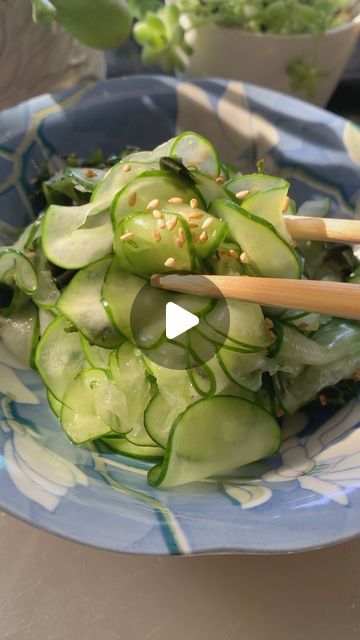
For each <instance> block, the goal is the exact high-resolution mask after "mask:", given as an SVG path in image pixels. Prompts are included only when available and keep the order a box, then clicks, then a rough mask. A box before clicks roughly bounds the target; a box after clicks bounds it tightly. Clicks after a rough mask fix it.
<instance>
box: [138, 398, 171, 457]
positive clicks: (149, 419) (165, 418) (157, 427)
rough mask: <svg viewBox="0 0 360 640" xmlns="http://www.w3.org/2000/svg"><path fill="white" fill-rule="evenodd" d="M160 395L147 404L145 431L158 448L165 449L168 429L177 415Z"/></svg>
mask: <svg viewBox="0 0 360 640" xmlns="http://www.w3.org/2000/svg"><path fill="white" fill-rule="evenodd" d="M179 413H180V412H179V411H178V409H176V408H174V407H172V406H171V405H170V404H169V403H168V402H167V400H166V399H165V398H164V396H163V395H162V394H161V393H157V394H156V395H155V396H154V397H153V398H152V399H151V400H150V402H149V404H148V406H147V408H146V411H145V416H144V423H145V428H146V431H147V432H148V434H149V436H150V437H151V438H152V440H154V442H156V443H157V444H158V445H159V446H160V447H164V448H165V447H166V444H167V441H168V438H169V433H170V429H171V427H172V425H173V423H174V421H175V419H176V418H177V417H178V415H179Z"/></svg>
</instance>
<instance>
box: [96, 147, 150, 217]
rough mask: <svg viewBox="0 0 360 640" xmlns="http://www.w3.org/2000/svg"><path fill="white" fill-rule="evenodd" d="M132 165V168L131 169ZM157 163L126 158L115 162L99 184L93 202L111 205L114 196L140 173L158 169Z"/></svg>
mask: <svg viewBox="0 0 360 640" xmlns="http://www.w3.org/2000/svg"><path fill="white" fill-rule="evenodd" d="M129 167H130V169H129ZM158 168H159V165H158V164H157V163H154V162H153V163H145V162H142V161H141V160H140V161H138V160H137V161H135V160H131V158H130V159H128V158H126V159H124V160H121V162H118V163H117V164H115V165H114V166H113V167H112V168H111V169H110V171H108V172H107V174H106V176H105V177H104V179H103V180H101V182H100V183H99V184H98V186H97V187H96V189H95V191H94V192H93V194H92V196H91V200H90V201H91V202H95V203H96V204H99V203H103V204H105V206H109V205H110V204H111V201H112V200H113V198H114V196H116V194H117V193H118V192H119V191H120V190H121V189H123V187H124V186H125V185H126V184H128V182H130V181H131V180H133V179H134V178H136V176H138V175H139V174H140V173H143V172H144V171H147V170H149V169H158Z"/></svg>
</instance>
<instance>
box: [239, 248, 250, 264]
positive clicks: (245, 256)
mask: <svg viewBox="0 0 360 640" xmlns="http://www.w3.org/2000/svg"><path fill="white" fill-rule="evenodd" d="M240 261H241V262H244V263H248V262H249V256H248V254H247V253H246V252H245V251H243V252H242V253H241V254H240Z"/></svg>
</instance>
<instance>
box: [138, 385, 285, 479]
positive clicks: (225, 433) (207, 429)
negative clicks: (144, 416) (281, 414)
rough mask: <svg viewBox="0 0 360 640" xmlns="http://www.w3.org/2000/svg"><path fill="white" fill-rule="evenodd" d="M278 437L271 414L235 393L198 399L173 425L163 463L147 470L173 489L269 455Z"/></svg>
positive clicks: (276, 443) (274, 448)
mask: <svg viewBox="0 0 360 640" xmlns="http://www.w3.org/2000/svg"><path fill="white" fill-rule="evenodd" d="M280 441H281V433H280V429H279V426H278V424H277V422H276V420H274V418H273V417H272V416H271V415H270V414H269V413H268V412H267V411H265V410H264V409H262V408H261V407H258V406H257V405H256V404H254V403H252V402H249V401H248V400H243V399H241V398H235V397H234V396H215V397H213V398H210V399H208V400H200V401H199V402H197V403H195V404H193V405H192V406H190V407H189V408H188V409H187V410H186V411H185V412H184V413H183V414H181V415H180V416H179V417H178V418H177V420H176V422H175V423H174V425H173V426H172V429H171V432H170V436H169V440H168V443H167V447H166V451H165V458H164V462H163V463H162V464H161V465H157V466H155V467H153V468H152V469H151V470H150V471H149V474H148V481H149V483H150V484H151V485H152V486H160V487H173V486H176V485H180V484H186V483H188V482H193V481H196V480H202V479H203V478H206V477H208V476H211V475H213V474H218V473H224V472H225V471H230V470H231V469H233V468H235V467H239V466H241V465H244V464H248V463H250V462H254V461H255V460H259V459H261V458H264V457H267V456H271V455H272V454H273V453H275V451H276V450H277V449H278V447H279V445H280Z"/></svg>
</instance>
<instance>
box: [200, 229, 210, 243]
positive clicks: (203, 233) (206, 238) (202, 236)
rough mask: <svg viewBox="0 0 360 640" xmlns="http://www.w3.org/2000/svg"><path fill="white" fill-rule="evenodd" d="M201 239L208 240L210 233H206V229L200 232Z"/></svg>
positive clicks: (202, 240) (201, 240)
mask: <svg viewBox="0 0 360 640" xmlns="http://www.w3.org/2000/svg"><path fill="white" fill-rule="evenodd" d="M199 240H200V242H207V240H208V234H207V233H206V231H202V233H200V236H199Z"/></svg>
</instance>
